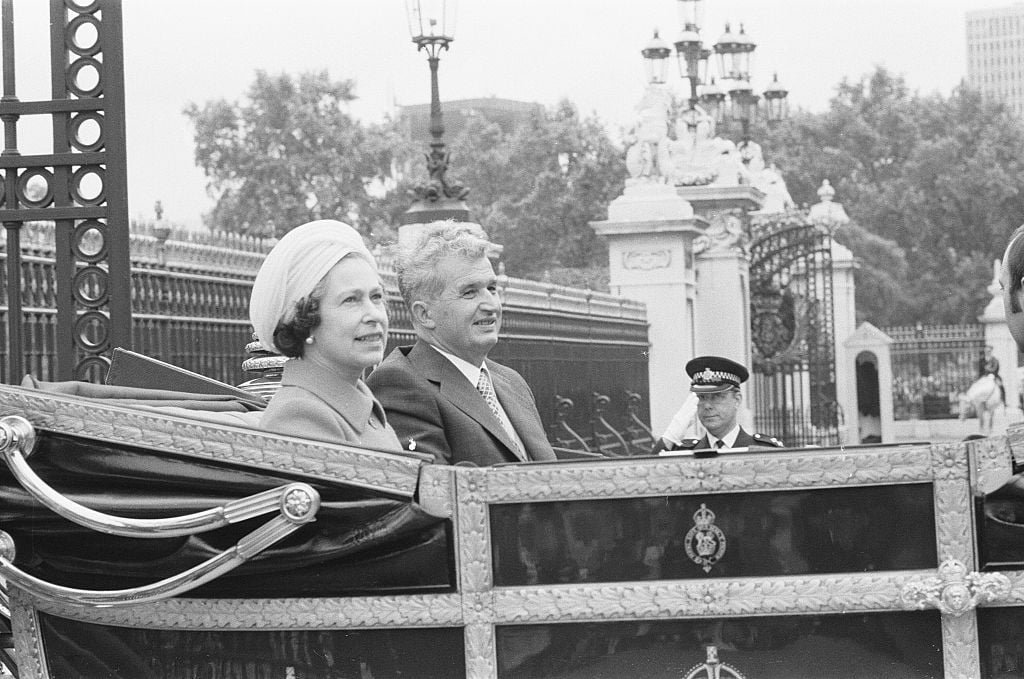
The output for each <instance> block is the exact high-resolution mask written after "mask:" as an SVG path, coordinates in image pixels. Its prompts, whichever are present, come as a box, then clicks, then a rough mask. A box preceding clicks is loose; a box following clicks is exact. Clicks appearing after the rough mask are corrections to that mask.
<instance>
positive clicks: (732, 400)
mask: <svg viewBox="0 0 1024 679" xmlns="http://www.w3.org/2000/svg"><path fill="white" fill-rule="evenodd" d="M686 374H687V375H689V376H690V391H692V392H693V393H694V394H695V395H696V396H697V418H698V419H699V420H700V423H701V424H702V425H704V428H705V429H707V432H708V433H707V434H705V435H704V436H703V437H702V438H699V439H694V438H687V439H683V440H682V442H680V443H678V444H675V443H672V442H671V441H666V440H665V439H662V440H661V441H659V443H658V444H657V446H656V447H655V451H654V452H656V453H657V452H660V451H661V450H704V449H708V448H710V449H711V450H716V449H719V448H743V447H762V448H782V447H783V444H782V441H780V440H778V439H777V438H775V437H774V436H767V435H765V434H753V435H751V434H748V433H747V432H745V431H743V427H741V426H739V424H737V422H736V415H737V413H738V412H739V407H740V402H741V401H742V397H741V396H740V385H741V384H743V383H744V382H746V381H747V378H748V377H749V376H750V373H748V372H747V369H746V368H745V367H743V366H742V365H740V364H739V363H737V362H736V361H730V360H729V359H728V358H722V357H721V356H698V357H697V358H695V359H693V360H691V361H690V362H689V363H687V364H686Z"/></svg>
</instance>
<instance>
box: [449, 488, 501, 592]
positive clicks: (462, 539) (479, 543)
mask: <svg viewBox="0 0 1024 679" xmlns="http://www.w3.org/2000/svg"><path fill="white" fill-rule="evenodd" d="M455 472H456V474H455V488H456V494H457V496H458V502H459V520H458V526H457V540H458V555H459V575H460V577H461V579H460V582H459V589H460V590H461V591H462V592H464V593H469V592H482V591H484V590H487V589H490V588H491V586H492V583H493V582H494V577H493V574H492V572H491V529H490V525H489V521H488V512H487V505H486V504H485V503H484V493H485V491H486V483H487V478H486V476H485V474H484V473H482V471H481V470H479V469H472V468H456V469H455Z"/></svg>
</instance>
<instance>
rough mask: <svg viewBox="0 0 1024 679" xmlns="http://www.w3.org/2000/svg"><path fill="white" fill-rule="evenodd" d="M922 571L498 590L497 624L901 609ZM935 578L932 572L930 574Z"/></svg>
mask: <svg viewBox="0 0 1024 679" xmlns="http://www.w3.org/2000/svg"><path fill="white" fill-rule="evenodd" d="M921 573H922V571H905V572H902V573H898V574H896V573H880V574H872V575H842V576H832V577H818V578H806V577H782V578H744V579H738V580H724V579H723V580H704V581H699V582H692V581H690V582H680V581H674V582H658V583H647V582H630V583H623V584H619V585H589V586H588V585H579V586H563V585H558V586H549V587H544V588H515V589H512V588H509V589H505V588H502V589H497V590H495V593H494V607H495V618H496V624H511V623H526V622H555V621H559V622H569V621H573V622H578V621H603V620H635V619H638V618H642V619H645V620H646V619H664V618H691V617H705V616H716V617H718V616H732V615H784V614H793V613H830V612H838V611H845V612H853V611H865V612H866V611H896V610H901V609H902V606H901V602H900V591H901V588H902V587H903V586H904V584H905V583H906V582H907V581H908V580H909V579H910V578H912V577H921ZM927 573H931V571H927Z"/></svg>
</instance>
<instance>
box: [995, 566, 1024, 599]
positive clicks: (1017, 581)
mask: <svg viewBox="0 0 1024 679" xmlns="http://www.w3.org/2000/svg"><path fill="white" fill-rule="evenodd" d="M1003 575H1004V576H1006V579H1007V580H1009V582H1010V590H1009V591H1008V592H1007V593H1006V595H1005V596H1004V597H1003V598H1002V599H1001V600H1000V601H999V602H998V603H999V604H1001V605H1008V606H1021V605H1024V571H1004V572H1003Z"/></svg>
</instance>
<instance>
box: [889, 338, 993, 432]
mask: <svg viewBox="0 0 1024 679" xmlns="http://www.w3.org/2000/svg"><path fill="white" fill-rule="evenodd" d="M884 332H885V333H886V334H887V335H888V336H889V337H891V338H892V340H893V344H892V376H893V380H892V397H893V411H894V417H895V419H897V420H913V419H942V418H949V417H957V416H958V415H959V411H958V408H959V399H958V395H959V394H962V393H966V391H967V388H968V387H969V386H971V383H972V382H973V381H974V380H975V379H977V378H978V361H979V359H980V358H981V357H982V355H983V351H984V348H985V328H984V326H983V325H980V324H972V325H928V326H925V325H918V326H916V327H915V326H906V327H892V328H884Z"/></svg>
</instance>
